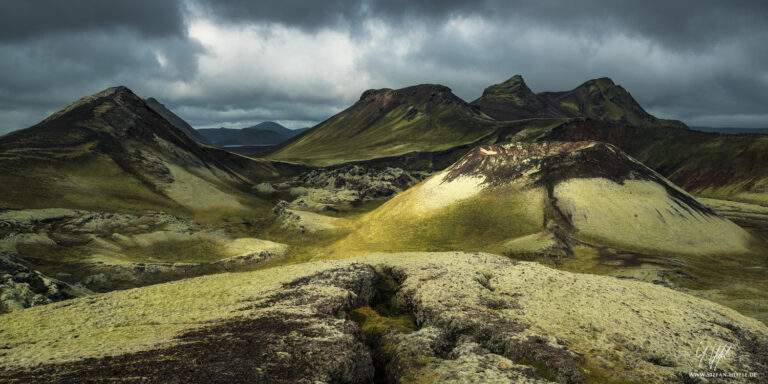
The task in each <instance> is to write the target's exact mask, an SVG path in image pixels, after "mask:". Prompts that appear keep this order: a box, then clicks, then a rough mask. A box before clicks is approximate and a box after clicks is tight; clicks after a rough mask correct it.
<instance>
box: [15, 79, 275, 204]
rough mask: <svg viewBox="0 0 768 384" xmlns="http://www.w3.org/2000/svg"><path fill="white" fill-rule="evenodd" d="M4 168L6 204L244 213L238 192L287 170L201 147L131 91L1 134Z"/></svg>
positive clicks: (89, 100) (109, 93)
mask: <svg viewBox="0 0 768 384" xmlns="http://www.w3.org/2000/svg"><path fill="white" fill-rule="evenodd" d="M281 167H282V168H281ZM0 170H2V172H1V173H0V206H4V207H8V208H47V207H65V208H79V209H96V210H107V211H130V212H144V211H145V210H147V209H152V210H162V211H170V212H179V211H183V212H188V211H189V210H190V209H210V208H222V207H229V208H238V209H239V208H244V206H243V205H242V204H241V201H248V199H249V197H248V195H247V194H244V193H243V192H241V189H242V190H246V189H247V188H248V186H249V185H250V184H254V183H258V182H260V181H262V180H264V179H269V178H274V177H278V176H279V174H280V172H281V171H286V172H290V169H289V168H286V166H283V165H281V164H273V163H270V162H266V161H255V160H252V159H249V158H245V157H242V156H238V155H233V154H231V153H228V152H225V151H222V150H219V149H216V148H212V147H207V146H202V145H200V144H199V143H197V142H196V141H194V140H192V139H191V138H190V137H189V136H188V135H187V134H185V133H184V132H182V131H181V130H179V129H178V128H176V127H175V126H174V125H173V124H171V123H170V122H169V121H167V120H166V119H164V118H163V117H162V116H161V115H160V114H158V113H157V112H155V110H154V109H152V108H151V107H150V106H149V105H148V103H147V102H145V101H144V100H142V99H141V98H139V97H138V96H136V95H135V94H134V93H133V92H132V91H131V90H129V89H128V88H126V87H114V88H109V89H106V90H104V91H102V92H99V93H96V94H94V95H90V96H87V97H84V98H82V99H80V100H78V101H77V102H75V103H73V104H72V105H70V106H68V107H66V108H64V109H62V110H60V111H58V112H56V113H54V114H53V115H51V116H50V117H48V118H47V119H45V120H44V121H42V122H40V123H38V124H37V125H35V126H32V127H30V128H27V129H23V130H19V131H16V132H13V133H10V134H7V135H5V136H2V137H0Z"/></svg>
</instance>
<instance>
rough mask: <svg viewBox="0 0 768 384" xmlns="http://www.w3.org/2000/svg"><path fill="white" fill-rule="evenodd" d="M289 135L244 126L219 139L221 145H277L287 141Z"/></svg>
mask: <svg viewBox="0 0 768 384" xmlns="http://www.w3.org/2000/svg"><path fill="white" fill-rule="evenodd" d="M286 139H287V137H285V136H283V135H281V134H280V133H277V132H275V131H272V130H268V129H259V128H243V129H239V130H237V132H234V133H232V134H231V135H229V136H227V138H225V139H224V140H221V141H217V142H216V145H219V146H223V147H226V146H243V145H275V144H279V143H281V142H283V141H285V140H286Z"/></svg>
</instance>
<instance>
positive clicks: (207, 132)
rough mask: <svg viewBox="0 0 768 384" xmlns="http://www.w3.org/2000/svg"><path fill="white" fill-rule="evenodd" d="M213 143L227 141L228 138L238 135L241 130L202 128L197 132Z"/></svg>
mask: <svg viewBox="0 0 768 384" xmlns="http://www.w3.org/2000/svg"><path fill="white" fill-rule="evenodd" d="M197 131H198V132H200V134H201V135H203V136H204V137H205V138H206V139H208V141H210V142H211V143H217V142H219V141H222V140H226V139H227V138H228V137H230V136H232V135H233V134H235V133H237V132H238V131H239V129H235V128H224V127H222V128H200V129H198V130H197Z"/></svg>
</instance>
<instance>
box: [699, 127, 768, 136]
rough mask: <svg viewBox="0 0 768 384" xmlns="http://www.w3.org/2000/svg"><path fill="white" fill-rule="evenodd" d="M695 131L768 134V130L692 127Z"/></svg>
mask: <svg viewBox="0 0 768 384" xmlns="http://www.w3.org/2000/svg"><path fill="white" fill-rule="evenodd" d="M691 129H693V130H694V131H701V132H712V133H725V134H731V135H736V134H742V133H751V134H756V135H766V134H768V128H729V127H722V128H712V127H691Z"/></svg>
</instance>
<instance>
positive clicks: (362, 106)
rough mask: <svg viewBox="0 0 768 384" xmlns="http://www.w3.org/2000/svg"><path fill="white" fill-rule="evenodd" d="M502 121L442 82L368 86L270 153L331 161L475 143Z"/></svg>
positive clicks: (316, 161)
mask: <svg viewBox="0 0 768 384" xmlns="http://www.w3.org/2000/svg"><path fill="white" fill-rule="evenodd" d="M501 125H502V124H500V123H497V122H495V121H493V120H492V119H491V118H489V117H487V116H485V115H483V114H482V113H480V112H479V111H477V110H476V109H475V108H474V107H472V106H471V105H469V104H467V103H466V102H464V101H463V100H461V99H460V98H458V97H457V96H456V95H454V94H453V93H452V92H451V90H450V89H449V88H447V87H444V86H441V85H432V84H425V85H417V86H413V87H408V88H403V89H398V90H392V89H379V90H369V91H366V92H365V93H363V95H362V96H361V97H360V100H359V101H358V102H357V103H355V104H354V105H353V106H352V107H350V108H348V109H346V110H344V111H343V112H341V113H339V114H337V115H335V116H333V117H331V118H330V119H328V120H326V121H325V122H323V123H320V124H319V125H317V126H315V127H314V128H312V129H310V130H309V131H307V132H305V133H303V134H301V135H299V136H297V137H296V138H294V139H292V140H289V141H288V142H286V143H285V144H282V145H280V146H279V147H278V148H277V149H276V150H275V151H274V152H273V153H271V154H270V155H269V156H268V158H269V159H274V160H279V161H296V162H305V163H309V164H313V165H330V164H338V163H344V162H350V161H360V160H369V159H375V158H381V157H390V156H396V155H402V154H405V153H408V152H412V151H440V150H445V149H449V148H452V147H455V146H459V145H463V144H468V143H472V142H474V141H476V140H478V139H480V138H481V137H483V136H485V135H488V134H490V133H492V132H493V131H494V130H495V129H496V128H497V127H499V126H501Z"/></svg>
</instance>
